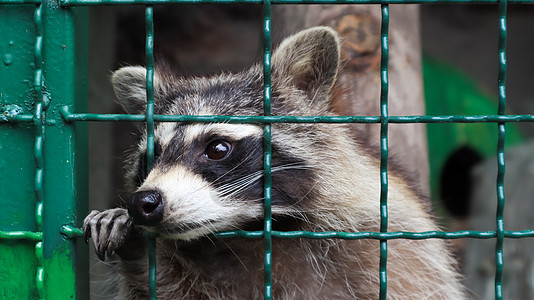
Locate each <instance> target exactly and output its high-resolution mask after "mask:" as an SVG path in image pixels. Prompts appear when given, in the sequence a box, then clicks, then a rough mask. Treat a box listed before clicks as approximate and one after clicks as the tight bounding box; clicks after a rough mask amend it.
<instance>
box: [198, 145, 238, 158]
mask: <svg viewBox="0 0 534 300" xmlns="http://www.w3.org/2000/svg"><path fill="white" fill-rule="evenodd" d="M231 149H232V145H231V144H230V143H228V142H227V141H213V142H211V143H209V144H208V146H207V147H206V150H205V151H204V156H206V157H207V158H209V159H213V160H221V159H223V158H225V157H226V156H227V155H228V153H230V150H231Z"/></svg>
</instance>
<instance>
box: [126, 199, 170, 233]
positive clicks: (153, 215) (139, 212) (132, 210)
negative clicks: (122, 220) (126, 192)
mask: <svg viewBox="0 0 534 300" xmlns="http://www.w3.org/2000/svg"><path fill="white" fill-rule="evenodd" d="M126 206H127V207H128V213H129V214H130V216H131V217H132V218H133V221H134V223H135V224H137V225H148V226H152V225H157V224H158V223H159V222H161V220H162V219H163V197H162V196H161V194H160V193H159V192H158V191H141V192H136V193H133V194H132V195H130V198H129V199H128V202H127V203H126Z"/></svg>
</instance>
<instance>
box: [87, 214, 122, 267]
mask: <svg viewBox="0 0 534 300" xmlns="http://www.w3.org/2000/svg"><path fill="white" fill-rule="evenodd" d="M132 226H133V222H132V220H131V218H130V216H129V215H128V212H127V211H126V210H125V209H123V208H114V209H108V210H105V211H103V212H99V211H96V210H93V211H92V212H91V213H89V215H87V217H86V218H85V220H84V221H83V234H84V237H85V240H86V241H88V239H89V237H91V238H92V239H93V244H94V246H95V250H96V255H97V256H98V258H99V259H100V260H105V259H106V254H107V256H108V257H110V256H111V254H112V253H113V252H115V250H117V249H118V248H120V247H121V246H122V245H123V244H124V241H125V240H126V237H127V236H128V233H129V232H130V230H131V228H132Z"/></svg>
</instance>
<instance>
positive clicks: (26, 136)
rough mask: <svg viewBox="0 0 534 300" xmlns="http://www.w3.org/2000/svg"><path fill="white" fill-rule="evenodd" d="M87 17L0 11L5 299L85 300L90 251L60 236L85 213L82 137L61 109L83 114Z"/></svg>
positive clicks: (17, 8)
mask: <svg viewBox="0 0 534 300" xmlns="http://www.w3.org/2000/svg"><path fill="white" fill-rule="evenodd" d="M86 11H87V9H86V8H73V9H63V8H59V7H58V6H57V3H56V2H53V1H48V2H44V3H43V5H42V6H41V5H38V4H37V5H35V4H30V5H3V6H0V36H1V37H2V39H1V40H0V51H1V52H0V55H1V59H2V64H1V65H0V82H2V84H1V85H0V113H1V115H0V118H1V119H0V126H1V127H0V205H2V207H3V209H2V210H0V240H1V244H0V257H1V259H0V274H1V275H0V280H1V281H0V298H2V299H37V298H43V299H44V298H48V299H72V298H75V297H76V291H79V293H84V294H85V295H87V290H88V288H87V285H88V282H87V275H86V274H87V264H86V262H87V247H86V246H85V245H84V243H82V244H81V245H82V247H76V242H75V240H73V239H69V238H67V237H66V236H64V235H63V234H62V233H61V232H62V228H63V226H64V225H73V226H79V225H80V223H79V221H78V220H79V218H78V217H77V216H78V215H80V216H81V215H82V214H81V213H82V211H83V213H85V212H86V210H87V209H86V205H87V199H86V195H87V183H86V182H87V180H86V175H85V173H84V172H87V166H86V164H87V151H86V150H85V149H86V146H87V142H86V129H85V124H65V123H64V121H63V119H62V118H61V115H60V114H59V109H58V108H59V107H62V106H64V105H68V106H70V107H73V108H74V107H76V108H77V109H80V110H85V109H86V105H87V96H86V95H87V83H86V79H85V76H87V67H86V64H87V59H86V57H87V55H86V53H87V34H86V33H85V31H86V30H87V24H86V22H87V21H86V20H87V15H86ZM79 49H81V51H79ZM17 121H18V122H17ZM41 241H42V242H41ZM77 251H78V252H79V253H81V257H82V259H79V260H76V252H77ZM77 280H78V282H77ZM77 285H78V286H77ZM21 287H23V288H21ZM82 298H84V297H82Z"/></svg>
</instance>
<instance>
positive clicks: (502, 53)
mask: <svg viewBox="0 0 534 300" xmlns="http://www.w3.org/2000/svg"><path fill="white" fill-rule="evenodd" d="M507 7H508V5H507V0H501V1H500V3H499V25H500V26H499V45H498V47H499V75H498V81H497V83H498V90H499V107H498V114H499V115H504V114H505V113H506V39H507V28H506V11H507ZM497 127H498V141H497V212H496V226H497V241H496V244H495V260H496V264H495V265H496V270H495V299H496V300H502V299H503V290H502V288H503V283H502V280H503V269H504V254H503V248H504V218H503V215H504V205H505V197H504V174H505V169H506V165H505V157H504V144H505V137H506V129H505V124H504V123H498V124H497Z"/></svg>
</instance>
